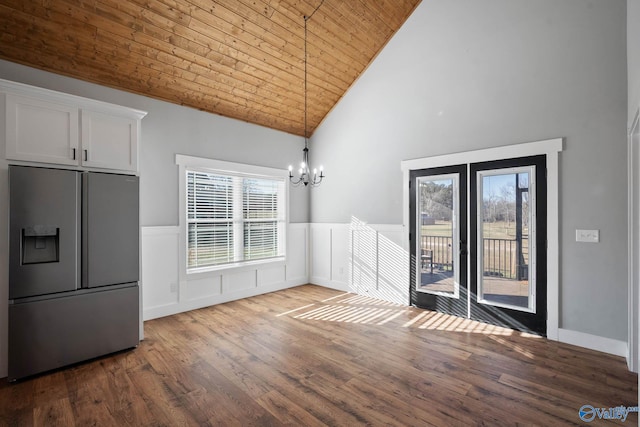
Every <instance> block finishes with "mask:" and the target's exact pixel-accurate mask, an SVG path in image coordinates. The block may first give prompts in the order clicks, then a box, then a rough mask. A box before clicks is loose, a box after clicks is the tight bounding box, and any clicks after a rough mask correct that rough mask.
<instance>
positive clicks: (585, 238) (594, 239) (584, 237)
mask: <svg viewBox="0 0 640 427" xmlns="http://www.w3.org/2000/svg"><path fill="white" fill-rule="evenodd" d="M576 242H585V243H598V242H600V230H576Z"/></svg>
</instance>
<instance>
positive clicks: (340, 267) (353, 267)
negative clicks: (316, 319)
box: [311, 218, 409, 305]
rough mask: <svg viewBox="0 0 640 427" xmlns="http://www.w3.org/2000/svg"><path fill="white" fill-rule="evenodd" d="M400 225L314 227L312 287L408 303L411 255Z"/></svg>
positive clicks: (315, 225) (314, 225)
mask: <svg viewBox="0 0 640 427" xmlns="http://www.w3.org/2000/svg"><path fill="white" fill-rule="evenodd" d="M403 232H404V228H403V227H402V226H401V225H395V224H392V225H386V224H385V225H371V224H366V223H364V222H362V221H359V220H358V219H356V218H353V219H352V221H351V223H349V224H311V236H312V239H311V240H312V242H311V283H314V284H317V285H321V286H326V287H329V288H333V289H338V290H343V291H346V292H353V293H356V294H360V295H366V296H369V297H373V298H378V299H381V300H384V301H390V302H395V303H398V304H404V305H407V304H408V303H409V276H408V274H409V255H408V252H407V250H406V249H404V248H403V247H402V243H401V242H402V236H403Z"/></svg>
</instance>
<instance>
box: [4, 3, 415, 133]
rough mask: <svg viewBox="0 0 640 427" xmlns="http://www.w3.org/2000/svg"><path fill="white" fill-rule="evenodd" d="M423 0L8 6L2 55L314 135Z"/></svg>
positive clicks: (50, 69)
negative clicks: (305, 82) (306, 34)
mask: <svg viewBox="0 0 640 427" xmlns="http://www.w3.org/2000/svg"><path fill="white" fill-rule="evenodd" d="M419 2H420V0H324V2H323V0H217V1H213V0H0V28H1V34H0V58H2V59H6V60H9V61H12V62H17V63H21V64H25V65H29V66H32V67H36V68H40V69H43V70H47V71H51V72H54V73H58V74H63V75H67V76H71V77H75V78H78V79H82V80H86V81H90V82H94V83H98V84H101V85H105V86H110V87H114V88H118V89H122V90H126V91H130V92H134V93H138V94H142V95H146V96H150V97H153V98H157V99H162V100H165V101H169V102H173V103H176V104H181V105H186V106H189V107H193V108H197V109H200V110H204V111H209V112H211V113H215V114H220V115H223V116H227V117H232V118H235V119H240V120H244V121H247V122H250V123H255V124H259V125H262V126H266V127H270V128H273V129H278V130H282V131H285V132H288V133H292V134H295V135H304V133H305V132H304V131H305V130H304V16H309V15H310V14H311V13H313V11H314V10H315V9H316V8H318V6H320V7H319V8H318V10H317V12H316V13H315V14H314V15H313V16H312V17H311V19H309V21H308V22H307V29H308V37H307V51H308V61H307V70H308V91H307V96H308V113H307V114H308V117H307V120H308V125H307V127H308V134H309V135H311V134H312V133H313V131H314V130H315V128H316V127H317V126H318V124H319V123H320V122H321V121H322V119H323V118H324V117H325V116H326V115H327V113H328V112H329V111H330V110H331V109H332V108H333V106H334V105H335V104H336V103H337V102H338V101H339V100H340V98H341V97H342V96H343V95H344V94H345V92H346V91H347V89H348V88H349V87H350V86H351V85H352V84H353V82H354V81H355V80H356V79H357V78H358V76H359V75H360V74H361V73H362V72H363V71H364V70H365V69H366V67H367V66H368V65H369V63H371V61H372V60H373V59H374V58H375V56H376V55H377V54H378V52H379V51H380V50H381V49H382V48H383V47H384V46H385V44H386V43H387V41H388V40H389V39H390V38H391V36H392V35H393V34H394V33H395V32H396V31H397V30H398V28H400V26H401V25H402V24H403V23H404V21H405V20H406V19H407V18H408V16H409V15H410V14H411V12H412V11H413V10H414V9H415V7H416V6H417V4H418V3H419Z"/></svg>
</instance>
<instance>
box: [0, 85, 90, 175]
mask: <svg viewBox="0 0 640 427" xmlns="http://www.w3.org/2000/svg"><path fill="white" fill-rule="evenodd" d="M5 108H6V114H5V116H6V127H5V129H6V154H7V159H13V160H25V161H33V162H45V163H58V164H61V165H76V164H78V150H79V148H80V147H79V139H78V123H79V121H78V117H79V116H78V108H76V107H73V106H71V105H65V104H57V103H54V102H46V101H41V100H39V99H34V98H28V97H23V96H19V95H14V94H5Z"/></svg>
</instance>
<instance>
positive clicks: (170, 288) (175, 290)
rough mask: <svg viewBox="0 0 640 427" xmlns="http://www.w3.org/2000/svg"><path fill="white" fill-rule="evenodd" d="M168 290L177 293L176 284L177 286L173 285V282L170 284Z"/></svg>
mask: <svg viewBox="0 0 640 427" xmlns="http://www.w3.org/2000/svg"><path fill="white" fill-rule="evenodd" d="M169 290H170V291H171V292H178V284H177V283H175V282H173V283H171V284H170V285H169Z"/></svg>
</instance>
